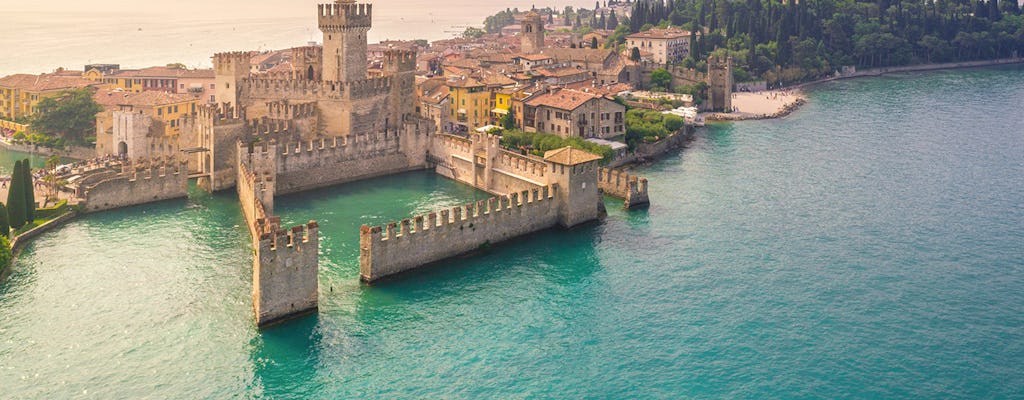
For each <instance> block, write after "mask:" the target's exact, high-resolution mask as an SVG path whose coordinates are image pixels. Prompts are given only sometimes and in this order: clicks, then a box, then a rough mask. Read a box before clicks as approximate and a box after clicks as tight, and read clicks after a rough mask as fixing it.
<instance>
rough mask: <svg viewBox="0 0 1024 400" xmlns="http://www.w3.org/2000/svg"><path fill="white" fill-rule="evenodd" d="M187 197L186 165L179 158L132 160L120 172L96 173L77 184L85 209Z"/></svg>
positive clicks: (111, 207)
mask: <svg viewBox="0 0 1024 400" xmlns="http://www.w3.org/2000/svg"><path fill="white" fill-rule="evenodd" d="M187 196H188V165H187V163H186V162H185V161H183V160H171V161H162V160H161V161H148V160H147V161H134V162H130V163H127V164H125V165H123V166H122V170H121V172H120V173H116V174H111V173H109V172H107V173H103V172H100V173H99V174H98V176H97V177H96V178H94V179H88V180H83V182H82V183H79V187H78V197H79V198H81V199H83V200H84V202H83V208H84V210H85V211H86V212H97V211H104V210H111V209H115V208H120V207H129V206H134V205H138V204H145V203H150V202H155V201H162V200H170V199H177V198H182V197H187Z"/></svg>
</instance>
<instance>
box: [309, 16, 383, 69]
mask: <svg viewBox="0 0 1024 400" xmlns="http://www.w3.org/2000/svg"><path fill="white" fill-rule="evenodd" d="M372 7H373V5H371V4H356V2H355V0H335V2H334V3H333V4H320V5H319V6H317V20H318V22H319V25H320V31H321V32H323V34H324V47H323V68H322V69H321V71H322V73H323V80H325V81H336V82H351V81H361V80H365V79H366V32H368V31H369V30H370V24H371V20H372Z"/></svg>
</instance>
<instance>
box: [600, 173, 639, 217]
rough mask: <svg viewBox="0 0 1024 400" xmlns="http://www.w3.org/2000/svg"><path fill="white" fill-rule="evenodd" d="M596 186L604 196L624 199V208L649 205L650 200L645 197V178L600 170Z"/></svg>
mask: <svg viewBox="0 0 1024 400" xmlns="http://www.w3.org/2000/svg"><path fill="white" fill-rule="evenodd" d="M597 186H598V187H599V188H600V189H601V190H602V191H604V193H605V194H606V195H609V196H612V197H618V198H620V199H624V200H625V207H626V208H632V207H636V206H639V205H643V204H648V203H650V198H649V197H648V196H647V178H641V177H638V176H634V175H630V174H627V173H626V172H623V171H619V170H615V169H608V168H601V169H600V170H598V173H597Z"/></svg>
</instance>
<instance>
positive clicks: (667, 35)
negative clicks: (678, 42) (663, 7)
mask: <svg viewBox="0 0 1024 400" xmlns="http://www.w3.org/2000/svg"><path fill="white" fill-rule="evenodd" d="M698 34H699V33H698ZM626 37H627V38H630V39H677V38H681V37H690V31H684V30H682V29H675V28H668V29H657V28H655V29H651V30H648V31H643V32H637V33H634V34H632V35H628V36H626Z"/></svg>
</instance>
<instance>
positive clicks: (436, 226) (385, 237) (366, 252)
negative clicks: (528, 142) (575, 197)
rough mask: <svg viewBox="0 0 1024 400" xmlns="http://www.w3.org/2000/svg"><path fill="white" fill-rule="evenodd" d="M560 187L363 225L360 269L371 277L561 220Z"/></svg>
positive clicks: (420, 264)
mask: <svg viewBox="0 0 1024 400" xmlns="http://www.w3.org/2000/svg"><path fill="white" fill-rule="evenodd" d="M557 193H558V190H557V187H555V186H544V187H540V188H537V189H534V190H529V191H523V192H521V193H512V194H511V195H509V196H500V197H492V198H490V199H488V200H481V201H478V202H476V203H472V204H467V205H465V206H460V207H456V208H454V209H451V210H442V211H441V212H440V213H430V214H428V215H426V216H422V215H421V216H416V217H414V218H412V219H406V220H402V221H401V222H399V223H395V222H392V223H389V224H387V225H386V226H385V227H380V226H377V227H369V226H366V225H363V227H362V228H361V229H360V233H359V274H360V277H361V279H362V280H363V281H366V282H373V281H376V280H379V279H381V278H384V277H386V276H389V275H394V274H397V273H401V272H404V271H408V270H411V269H414V268H417V267H420V266H422V265H425V264H430V263H433V262H437V261H441V260H444V259H447V258H451V257H455V256H458V255H461V254H465V253H468V252H471V251H474V250H477V249H480V248H483V247H486V246H489V245H490V244H493V243H498V242H501V241H505V240H508V239H511V238H514V237H517V236H522V235H525V234H528V233H531V232H537V231H540V230H544V229H548V228H551V227H554V226H556V225H558V223H559V215H558V209H559V206H558V199H557V198H556V197H557Z"/></svg>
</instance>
